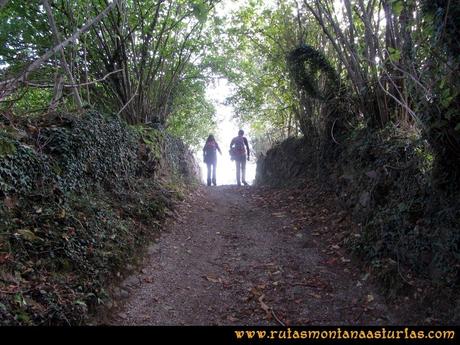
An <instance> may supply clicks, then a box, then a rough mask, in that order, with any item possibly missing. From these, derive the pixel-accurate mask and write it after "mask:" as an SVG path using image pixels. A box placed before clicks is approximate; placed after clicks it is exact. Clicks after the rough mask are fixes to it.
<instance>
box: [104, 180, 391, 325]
mask: <svg viewBox="0 0 460 345" xmlns="http://www.w3.org/2000/svg"><path fill="white" fill-rule="evenodd" d="M272 194H273V191H271V190H263V189H258V188H254V187H248V188H241V187H233V186H221V187H214V188H201V189H199V190H198V191H197V192H195V193H194V194H193V195H191V196H190V198H189V199H188V200H187V202H184V203H183V204H182V205H181V206H180V207H179V210H178V211H179V214H180V218H179V219H176V220H171V221H170V222H169V224H167V226H166V232H165V233H163V235H162V236H161V238H160V239H159V241H158V243H156V244H154V245H152V246H151V247H150V250H149V254H148V256H147V257H146V259H145V263H144V265H145V266H144V268H143V269H142V270H141V272H139V273H138V274H135V275H133V276H131V277H129V278H128V279H126V281H125V282H124V283H123V284H122V286H123V288H124V289H125V294H126V296H125V297H127V299H126V300H125V301H124V302H123V303H122V307H121V308H120V309H119V310H118V311H117V312H115V313H114V315H113V316H112V318H111V321H110V322H109V323H111V324H117V325H280V324H282V325H315V324H321V325H327V324H335V325H337V324H394V323H395V322H396V320H395V319H394V317H393V316H392V315H391V314H390V313H389V311H388V310H387V307H386V306H385V304H384V303H383V300H382V298H381V297H379V296H378V294H377V293H376V292H375V291H374V289H373V287H372V286H371V285H370V284H369V283H368V282H367V280H366V275H365V272H360V271H359V270H358V269H356V268H354V267H353V265H352V264H350V262H349V260H348V259H347V258H346V257H344V256H341V255H343V254H340V255H339V257H340V258H341V260H338V256H337V255H335V256H333V255H332V254H331V252H330V251H328V250H325V248H326V246H325V245H323V244H322V242H321V241H318V237H315V235H317V234H316V233H315V228H314V225H310V226H303V227H301V228H299V226H296V224H298V221H299V215H295V214H292V213H291V212H289V209H282V208H280V207H277V205H269V204H266V203H264V200H266V199H267V198H270V197H271V195H272ZM291 198H292V199H294V198H293V197H289V199H291ZM293 202H295V200H294V201H293ZM316 206H317V207H321V205H316ZM307 211H308V210H307ZM310 212H311V214H312V217H314V216H315V215H316V213H317V212H316V210H310ZM323 218H324V217H323ZM302 219H303V220H305V219H306V218H305V217H304V218H301V220H302ZM326 221H327V220H326ZM305 223H310V224H313V223H312V221H309V222H305ZM325 228H326V229H327V228H328V227H327V226H326V227H325Z"/></svg>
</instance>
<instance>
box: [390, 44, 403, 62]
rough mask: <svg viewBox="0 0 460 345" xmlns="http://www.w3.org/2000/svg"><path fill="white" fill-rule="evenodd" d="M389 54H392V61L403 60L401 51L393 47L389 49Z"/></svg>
mask: <svg viewBox="0 0 460 345" xmlns="http://www.w3.org/2000/svg"><path fill="white" fill-rule="evenodd" d="M388 53H390V60H391V61H393V62H395V61H399V60H400V59H401V51H400V50H399V49H395V48H393V47H388Z"/></svg>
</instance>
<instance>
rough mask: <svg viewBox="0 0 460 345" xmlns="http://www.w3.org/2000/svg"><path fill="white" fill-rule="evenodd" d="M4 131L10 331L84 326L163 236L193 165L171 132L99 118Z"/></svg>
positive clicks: (1, 296)
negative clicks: (114, 283) (115, 283)
mask: <svg viewBox="0 0 460 345" xmlns="http://www.w3.org/2000/svg"><path fill="white" fill-rule="evenodd" d="M4 128H5V130H3V131H2V132H0V186H1V191H0V192H1V199H0V324H5V325H37V324H47V325H48V324H52V325H56V324H70V325H76V324H84V323H85V322H87V320H88V319H87V318H88V316H89V315H90V314H91V312H92V311H93V310H95V308H96V307H97V306H100V305H103V304H104V303H106V302H108V301H109V300H110V291H108V290H107V287H108V286H110V284H109V282H110V281H111V280H113V279H116V278H117V277H119V276H120V274H121V273H123V271H124V270H125V267H126V265H127V263H129V262H134V261H135V260H136V257H138V256H139V253H141V252H142V250H141V249H142V248H144V247H145V245H146V243H148V242H149V240H151V239H152V238H154V237H155V236H157V234H158V233H159V231H160V229H161V222H162V220H163V219H164V218H165V214H166V213H168V211H167V209H168V208H172V207H173V203H174V200H176V199H177V198H178V197H180V195H179V194H178V193H177V192H175V191H174V190H177V189H178V188H174V186H171V185H170V184H169V185H167V184H168V182H167V181H166V180H167V178H168V176H171V175H172V174H175V176H176V178H175V180H177V178H185V179H187V180H188V181H190V180H193V179H194V176H195V175H194V174H195V171H193V169H187V167H193V165H194V163H193V158H192V157H191V154H190V153H189V152H188V150H187V148H186V147H185V146H181V145H179V144H176V145H175V146H174V147H173V148H170V147H171V144H170V142H174V143H177V142H178V140H177V139H175V138H171V137H169V139H165V138H166V137H168V136H167V135H166V134H165V133H163V132H161V131H158V130H155V129H149V128H143V129H142V130H140V129H138V130H132V129H131V128H129V127H128V126H126V125H125V124H123V123H122V122H121V121H120V120H119V119H117V118H115V117H104V116H102V115H100V114H97V113H92V112H90V113H87V114H84V115H83V116H78V117H75V116H68V115H62V116H59V117H56V118H53V119H50V120H47V121H45V120H41V122H39V123H32V124H31V123H29V124H27V125H23V126H21V125H17V127H15V128H13V127H4ZM18 128H19V129H18ZM174 150H175V151H174ZM173 151H174V152H173ZM168 156H169V158H170V159H174V161H171V162H170V161H168V158H167V157H168ZM177 157H178V158H177ZM187 159H189V160H190V159H191V160H192V161H190V162H186V160H187ZM179 160H182V163H180V164H182V165H180V164H179V162H178V161H179ZM179 167H184V168H183V169H181V170H180V169H179ZM160 173H161V175H162V178H161V181H162V182H161V183H160V182H159V181H160V179H159V178H157V176H159V175H160ZM168 174H169V175H168Z"/></svg>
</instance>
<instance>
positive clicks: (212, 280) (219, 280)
mask: <svg viewBox="0 0 460 345" xmlns="http://www.w3.org/2000/svg"><path fill="white" fill-rule="evenodd" d="M205 278H206V279H207V280H208V281H210V282H212V283H222V278H214V277H210V276H205Z"/></svg>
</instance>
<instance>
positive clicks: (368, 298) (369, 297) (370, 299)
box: [367, 294, 374, 303]
mask: <svg viewBox="0 0 460 345" xmlns="http://www.w3.org/2000/svg"><path fill="white" fill-rule="evenodd" d="M373 300H374V296H372V295H371V294H369V295H367V301H368V302H369V303H370V302H372V301H373Z"/></svg>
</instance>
